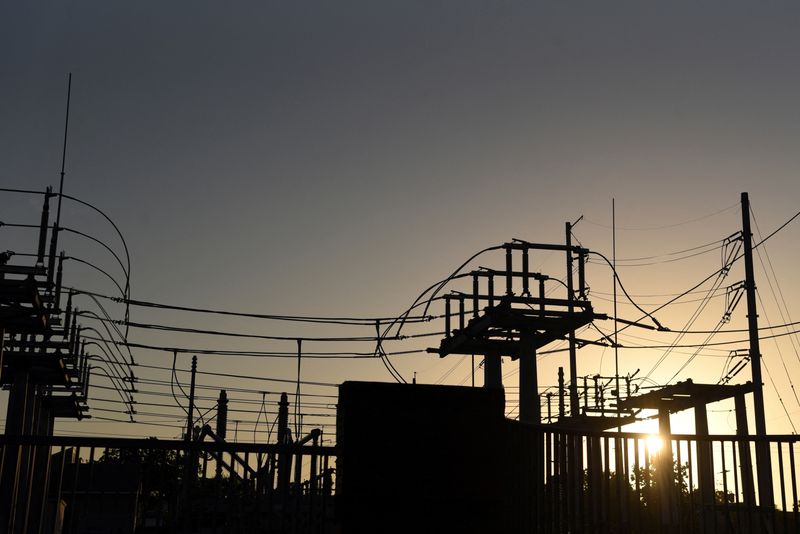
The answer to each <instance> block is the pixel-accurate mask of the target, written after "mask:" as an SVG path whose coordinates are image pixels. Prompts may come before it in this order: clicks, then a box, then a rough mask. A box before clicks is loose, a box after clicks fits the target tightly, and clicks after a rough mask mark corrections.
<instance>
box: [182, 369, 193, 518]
mask: <svg viewBox="0 0 800 534" xmlns="http://www.w3.org/2000/svg"><path fill="white" fill-rule="evenodd" d="M196 374H197V356H192V381H191V384H190V386H189V410H188V411H187V413H186V434H185V435H184V436H183V441H184V443H185V444H186V450H185V451H184V458H185V460H184V464H183V470H184V471H183V505H182V506H181V509H180V511H179V513H180V514H181V515H182V516H183V526H184V527H185V528H187V529H189V528H190V527H191V524H192V514H191V513H190V509H189V503H190V502H191V494H192V486H193V485H194V480H195V477H196V476H197V456H196V455H195V450H194V443H192V441H193V439H192V438H193V434H194V432H193V427H194V383H195V380H194V379H195V375H196Z"/></svg>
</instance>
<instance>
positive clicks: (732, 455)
mask: <svg viewBox="0 0 800 534" xmlns="http://www.w3.org/2000/svg"><path fill="white" fill-rule="evenodd" d="M798 440H800V437H798V436H795V435H790V436H767V437H765V438H763V439H760V438H756V437H752V436H748V437H743V438H740V437H737V436H708V437H706V438H699V437H697V436H694V435H672V436H670V438H669V439H666V440H662V439H661V438H659V437H658V436H653V435H648V434H638V433H607V432H606V433H590V434H586V433H580V434H579V433H574V432H554V431H552V430H548V429H547V427H538V428H536V427H526V426H523V425H513V426H512V432H511V439H510V440H509V444H510V449H511V454H512V455H513V456H514V457H516V458H519V459H520V461H519V462H518V464H517V465H516V466H515V467H514V468H513V472H512V474H511V475H510V477H509V478H510V479H511V481H512V484H511V486H512V487H517V488H518V489H520V490H521V491H520V495H521V497H518V498H515V500H514V502H513V505H512V508H513V509H519V510H522V511H523V512H522V513H517V514H516V517H515V519H514V520H513V523H514V525H513V528H512V530H515V531H520V532H703V533H718V532H719V533H728V532H775V533H783V532H800V510H799V509H798V489H797V468H796V463H797V454H798V443H797V442H798ZM759 454H762V455H765V456H764V458H765V463H764V464H763V465H769V466H770V468H769V469H764V470H763V471H762V472H760V473H759V472H758V470H757V469H756V465H757V462H755V461H754V459H755V458H756V457H757V455H759ZM537 458H538V459H539V460H537ZM541 459H543V460H544V461H543V462H542V461H541ZM528 475H532V478H533V480H534V481H538V483H536V482H534V483H533V484H531V483H529V482H527V481H526V480H525V479H526V478H528ZM759 481H760V482H761V483H765V482H766V485H765V486H761V487H763V488H765V491H759V487H760V486H759ZM766 489H771V491H766ZM531 504H533V505H531ZM526 511H527V513H526Z"/></svg>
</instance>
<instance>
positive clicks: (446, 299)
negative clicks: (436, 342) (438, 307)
mask: <svg viewBox="0 0 800 534" xmlns="http://www.w3.org/2000/svg"><path fill="white" fill-rule="evenodd" d="M450 335H451V328H450V295H445V296H444V337H450Z"/></svg>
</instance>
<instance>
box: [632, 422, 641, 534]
mask: <svg viewBox="0 0 800 534" xmlns="http://www.w3.org/2000/svg"><path fill="white" fill-rule="evenodd" d="M641 475H642V468H641V466H640V465H639V438H636V437H635V438H633V483H634V489H635V490H636V494H635V496H636V524H637V525H639V526H641V525H642V481H641Z"/></svg>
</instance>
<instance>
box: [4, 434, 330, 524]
mask: <svg viewBox="0 0 800 534" xmlns="http://www.w3.org/2000/svg"><path fill="white" fill-rule="evenodd" d="M0 446H2V469H0V494H1V495H0V497H2V502H1V503H0V506H2V508H0V513H1V514H2V516H0V521H2V522H3V523H2V524H3V525H8V532H24V533H29V532H36V533H48V534H49V533H64V534H73V533H99V532H115V533H117V532H119V533H124V532H130V533H133V532H136V533H150V532H152V533H155V532H287V533H288V532H297V533H306V532H309V533H310V532H314V533H326V532H332V531H333V497H334V494H335V485H336V477H335V469H334V462H335V449H334V448H333V447H326V446H313V445H304V446H299V445H277V444H246V443H220V442H196V441H195V442H185V441H171V440H156V439H115V438H86V437H58V436H57V437H48V438H42V437H30V436H28V437H17V438H12V437H9V436H0Z"/></svg>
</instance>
